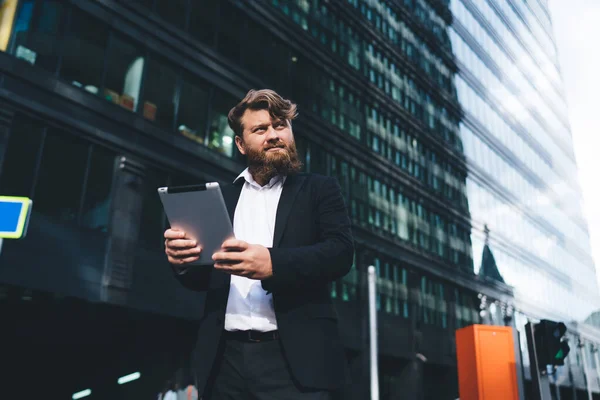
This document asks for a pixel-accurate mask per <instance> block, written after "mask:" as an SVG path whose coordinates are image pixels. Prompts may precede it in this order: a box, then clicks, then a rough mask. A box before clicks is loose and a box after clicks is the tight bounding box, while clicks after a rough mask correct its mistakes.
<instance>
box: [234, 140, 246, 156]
mask: <svg viewBox="0 0 600 400" xmlns="http://www.w3.org/2000/svg"><path fill="white" fill-rule="evenodd" d="M235 145H236V146H237V148H238V150H239V151H240V153H242V154H243V155H246V149H245V148H244V139H242V137H241V136H239V135H235Z"/></svg>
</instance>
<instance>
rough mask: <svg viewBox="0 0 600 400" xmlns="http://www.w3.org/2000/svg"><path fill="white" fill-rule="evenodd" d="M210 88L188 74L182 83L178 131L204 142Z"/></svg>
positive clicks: (194, 139) (196, 140) (189, 137)
mask: <svg viewBox="0 0 600 400" xmlns="http://www.w3.org/2000/svg"><path fill="white" fill-rule="evenodd" d="M207 107H208V90H207V89H206V87H204V86H203V85H200V84H199V80H198V79H197V78H194V77H192V76H191V75H186V76H184V78H183V83H182V85H181V96H180V98H179V112H178V113H177V131H178V132H179V133H180V134H181V135H183V136H185V137H187V138H188V139H191V140H193V141H195V142H198V143H204V139H205V137H204V135H205V132H206V111H207Z"/></svg>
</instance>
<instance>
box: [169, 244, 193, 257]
mask: <svg viewBox="0 0 600 400" xmlns="http://www.w3.org/2000/svg"><path fill="white" fill-rule="evenodd" d="M201 251H202V249H201V248H200V247H199V246H196V247H192V248H185V249H173V248H170V247H167V248H166V250H165V253H167V255H168V256H171V257H174V258H184V257H195V256H200V252H201Z"/></svg>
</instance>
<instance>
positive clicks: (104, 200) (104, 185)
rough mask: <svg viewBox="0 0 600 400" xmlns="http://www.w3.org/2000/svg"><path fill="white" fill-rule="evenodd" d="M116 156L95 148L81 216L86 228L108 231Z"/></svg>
mask: <svg viewBox="0 0 600 400" xmlns="http://www.w3.org/2000/svg"><path fill="white" fill-rule="evenodd" d="M115 156H116V154H115V153H113V152H112V151H109V150H106V149H104V148H102V147H99V146H95V147H94V149H93V152H92V159H91V162H90V171H89V173H88V177H87V184H86V193H85V199H84V202H83V210H82V217H81V222H82V225H83V226H84V227H86V228H89V229H94V230H99V231H102V232H106V231H107V228H108V209H109V205H110V203H109V202H110V189H111V187H112V179H113V168H114V162H115Z"/></svg>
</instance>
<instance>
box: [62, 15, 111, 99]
mask: <svg viewBox="0 0 600 400" xmlns="http://www.w3.org/2000/svg"><path fill="white" fill-rule="evenodd" d="M107 42H108V28H107V27H106V26H105V25H104V23H102V22H101V21H100V20H98V19H96V18H93V17H91V16H90V15H88V14H86V13H84V12H83V11H80V10H78V9H75V8H74V9H73V13H72V16H71V29H70V31H69V33H68V34H67V36H66V38H65V44H64V51H63V60H62V66H61V71H60V76H61V77H63V78H65V79H66V80H68V81H69V82H71V83H73V84H74V85H75V86H79V87H82V88H85V89H86V90H87V91H89V92H90V93H94V94H97V93H98V90H99V88H100V86H101V84H102V82H101V81H102V69H103V65H104V56H105V50H106V44H107Z"/></svg>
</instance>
